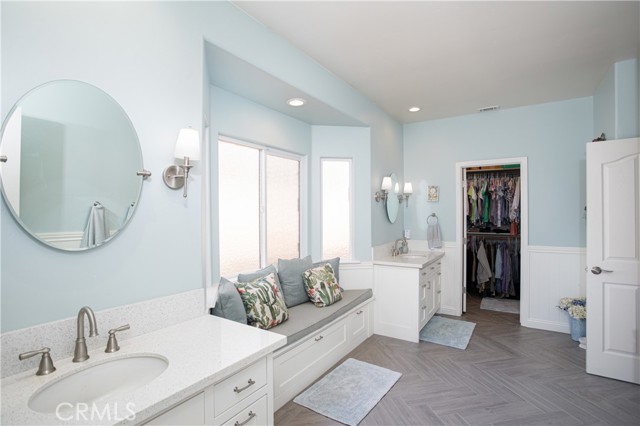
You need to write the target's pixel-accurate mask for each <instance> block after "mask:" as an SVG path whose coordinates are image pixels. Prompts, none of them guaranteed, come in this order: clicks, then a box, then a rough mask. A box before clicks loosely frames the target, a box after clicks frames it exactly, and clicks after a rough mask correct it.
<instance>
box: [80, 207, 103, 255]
mask: <svg viewBox="0 0 640 426" xmlns="http://www.w3.org/2000/svg"><path fill="white" fill-rule="evenodd" d="M107 236H108V235H107V223H106V221H105V220H104V207H103V206H102V204H100V203H94V204H93V206H92V207H91V211H90V212H89V219H88V220H87V227H86V228H85V229H84V235H83V236H82V245H81V247H95V246H97V245H99V244H101V243H102V242H103V241H104V240H106V239H107Z"/></svg>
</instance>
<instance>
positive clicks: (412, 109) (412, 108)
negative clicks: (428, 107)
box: [409, 106, 420, 112]
mask: <svg viewBox="0 0 640 426" xmlns="http://www.w3.org/2000/svg"><path fill="white" fill-rule="evenodd" d="M418 111H420V107H417V106H415V107H411V108H409V112H418Z"/></svg>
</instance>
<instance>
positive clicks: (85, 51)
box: [0, 2, 403, 331]
mask: <svg viewBox="0 0 640 426" xmlns="http://www.w3.org/2000/svg"><path fill="white" fill-rule="evenodd" d="M1 7H2V17H1V19H2V34H1V35H2V37H1V38H2V40H1V43H2V46H1V47H2V49H1V55H2V58H1V59H2V82H1V83H2V89H3V90H2V98H1V104H0V108H1V111H2V117H3V119H4V116H5V115H6V114H7V112H8V111H9V110H10V109H11V107H12V106H13V104H14V103H15V102H16V101H17V100H18V99H19V98H20V97H21V96H22V94H24V93H26V92H27V91H28V90H30V89H31V88H33V87H35V86H37V85H39V84H42V83H44V82H46V81H50V80H55V79H76V80H81V81H86V82H88V83H91V84H94V85H95V86H97V87H100V88H101V89H103V90H104V91H105V92H107V93H109V94H110V95H111V96H112V97H113V98H114V99H116V100H117V101H118V102H119V103H120V104H121V105H122V107H123V108H124V110H125V111H126V112H127V114H128V115H129V116H130V118H131V120H132V123H133V125H134V127H135V128H136V131H137V132H138V136H139V138H140V143H141V146H142V154H143V159H144V165H145V168H147V169H149V170H151V171H152V172H153V176H152V177H151V179H150V180H149V181H147V182H146V183H145V185H144V188H143V192H142V198H141V200H140V203H139V207H138V210H137V212H136V214H135V216H134V217H133V220H132V222H131V223H130V224H129V226H127V229H126V230H125V232H123V233H122V235H120V236H119V237H118V238H116V239H114V240H113V241H112V242H111V243H109V244H107V245H106V246H104V247H101V248H98V249H96V250H92V251H89V252H84V253H74V254H69V253H65V252H59V251H55V250H52V249H50V248H47V247H45V246H42V245H40V244H38V243H36V242H35V241H33V240H32V239H30V238H29V237H28V236H26V235H25V233H24V232H22V230H21V229H20V228H19V227H18V226H17V224H16V223H15V221H14V220H13V218H12V217H11V215H10V214H9V212H8V211H7V209H6V206H4V205H3V206H2V210H1V211H0V215H1V217H0V221H1V227H2V235H1V236H0V243H1V244H2V246H3V250H2V258H1V259H0V261H1V269H2V271H1V276H0V278H1V280H2V294H1V299H2V302H1V303H2V330H3V331H8V330H13V329H17V328H21V327H26V326H29V325H34V324H39V323H42V322H46V321H52V320H56V319H60V318H65V317H71V316H73V315H75V314H76V313H77V311H78V309H79V308H80V307H81V306H83V305H85V304H86V305H90V306H92V307H93V308H94V309H104V308H108V307H113V306H117V305H122V304H126V303H132V302H136V301H140V300H147V299H150V298H154V297H159V296H164V295H168V294H175V293H179V292H182V291H186V290H191V289H196V288H201V287H202V286H203V285H205V281H206V279H205V276H206V275H207V274H206V273H204V269H203V267H202V260H203V258H202V246H203V244H202V240H203V239H205V238H207V237H206V236H205V232H203V226H202V223H203V222H202V216H203V215H202V211H203V209H204V208H205V207H206V206H203V205H202V203H201V191H202V186H201V177H202V170H201V165H200V166H196V167H195V168H194V169H193V170H192V181H191V182H190V191H189V194H190V195H189V198H187V199H186V200H184V199H183V198H182V197H181V196H180V194H179V192H176V191H171V190H169V189H167V188H166V187H165V186H164V184H163V183H162V180H161V178H160V175H161V173H162V170H163V169H164V168H165V167H166V166H167V165H169V164H173V163H174V161H175V160H174V158H173V148H174V145H175V139H176V136H177V133H178V130H179V129H180V128H181V127H185V126H193V127H194V128H199V129H201V128H202V122H203V120H202V116H203V114H204V113H205V111H203V108H202V105H203V98H204V97H206V95H205V91H207V90H208V87H205V86H206V78H205V77H204V76H203V73H204V71H203V70H204V54H203V45H204V43H203V40H204V39H206V40H207V41H208V42H210V43H213V44H216V45H217V46H220V47H221V48H223V49H225V50H226V51H228V52H230V53H232V54H234V55H236V56H238V57H239V58H241V59H243V60H246V61H248V62H250V63H252V64H253V65H255V66H256V67H258V68H260V69H262V70H264V71H266V72H268V73H270V74H271V75H273V76H274V77H276V78H279V79H280V80H282V81H285V82H287V83H288V84H291V85H292V86H294V87H297V88H299V89H300V90H301V91H303V92H306V93H308V94H309V95H310V96H312V97H315V98H317V99H318V100H320V101H322V102H324V103H325V104H327V105H330V106H332V107H333V108H335V109H337V110H339V111H342V112H344V113H345V114H347V115H349V116H352V117H353V118H355V119H356V120H359V121H361V122H363V123H365V124H366V125H368V126H369V127H370V128H371V159H372V160H371V161H372V165H371V169H372V176H371V180H370V187H369V195H370V196H371V195H372V194H373V192H374V189H375V188H376V187H379V185H380V180H381V178H382V176H383V175H386V174H389V173H390V172H391V171H395V172H396V173H398V174H399V175H402V166H403V163H402V126H401V125H400V124H399V123H398V122H397V121H396V120H394V119H392V118H391V117H389V116H388V115H387V114H386V113H384V112H383V111H382V110H381V109H380V108H379V107H378V106H376V105H375V104H374V103H373V102H372V101H370V100H369V99H367V98H365V97H364V96H363V95H362V94H360V93H359V92H357V91H356V90H355V89H354V88H353V87H352V86H350V85H348V84H347V83H345V82H343V81H341V80H339V79H338V78H336V77H335V75H333V74H332V73H330V72H329V71H327V70H326V69H325V68H323V67H322V66H320V65H318V63H317V62H316V61H315V60H313V59H312V58H310V57H308V56H306V55H305V54H303V53H302V52H300V51H299V50H297V49H296V48H295V47H293V46H292V45H291V44H290V43H288V42H287V41H285V40H284V39H282V38H281V37H279V36H277V35H276V34H275V33H273V32H271V31H270V30H269V29H267V28H266V27H265V26H263V25H261V24H259V23H257V22H255V21H254V20H253V19H251V18H250V17H249V16H247V15H246V13H244V12H242V11H240V10H238V9H237V8H236V7H235V6H233V5H232V4H230V3H227V2H105V3H98V2H71V3H69V2H2V3H1ZM212 102H215V101H212ZM370 202H371V204H372V206H375V204H374V201H372V200H371V201H370ZM371 222H372V224H371V229H372V231H371V232H372V241H373V243H374V244H375V243H381V242H386V241H388V240H390V239H392V238H393V237H395V236H396V234H398V233H399V231H398V230H397V229H396V228H398V229H401V227H402V225H401V224H396V225H395V226H392V225H390V224H389V223H388V221H386V218H385V217H384V216H383V214H382V211H381V209H375V210H374V211H373V212H372V216H371ZM212 245H213V246H214V247H215V246H216V244H215V242H213V244H212ZM167 247H170V248H175V247H180V250H167ZM205 263H206V262H205ZM33 265H37V268H34V267H33ZM34 295H37V296H34Z"/></svg>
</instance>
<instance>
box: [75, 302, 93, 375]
mask: <svg viewBox="0 0 640 426" xmlns="http://www.w3.org/2000/svg"><path fill="white" fill-rule="evenodd" d="M85 316H86V317H87V319H88V320H89V337H95V336H97V335H98V326H97V324H96V316H95V314H94V313H93V310H91V308H90V307H88V306H84V307H82V308H81V309H80V311H79V312H78V336H77V338H76V348H75V350H74V351H73V362H82V361H86V360H88V359H89V354H88V353H87V342H86V339H85V338H84V317H85Z"/></svg>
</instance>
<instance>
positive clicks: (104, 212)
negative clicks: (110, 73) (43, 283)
mask: <svg viewBox="0 0 640 426" xmlns="http://www.w3.org/2000/svg"><path fill="white" fill-rule="evenodd" d="M0 154H1V155H3V156H6V158H7V161H6V162H3V163H0V177H1V178H2V193H3V196H4V199H5V201H6V203H7V205H8V206H9V209H10V210H11V212H12V214H13V215H14V217H15V219H16V220H17V222H18V223H19V224H20V225H21V226H22V227H23V228H24V229H25V231H26V232H28V233H29V234H31V235H32V236H34V237H35V238H37V239H38V240H40V241H42V242H44V243H45V244H47V245H49V246H51V247H55V248H59V249H63V250H86V249H88V248H92V247H97V246H99V245H101V244H104V243H105V242H107V241H109V240H110V239H111V238H113V237H114V236H115V235H116V234H117V233H118V232H119V231H120V230H121V229H122V227H123V226H125V224H126V223H127V222H128V221H129V220H130V219H131V216H132V214H133V212H134V209H135V207H136V205H137V202H138V199H139V196H140V191H141V188H142V177H141V176H138V175H137V172H138V171H140V170H142V154H141V151H140V144H139V142H138V136H137V134H136V132H135V129H134V128H133V125H132V124H131V121H130V120H129V117H128V116H127V114H126V113H125V112H124V110H123V109H122V108H121V107H120V105H119V104H118V103H117V102H116V101H115V100H114V99H113V98H111V97H110V96H109V95H108V94H106V93H105V92H103V91H102V90H100V89H98V88H97V87H94V86H92V85H90V84H87V83H83V82H80V81H71V80H60V81H52V82H49V83H46V84H43V85H42V86H39V87H36V88H35V89H33V90H31V91H30V92H28V93H27V94H26V95H24V97H23V98H22V99H20V100H19V101H18V102H17V104H16V105H15V106H14V108H13V109H12V110H11V112H10V113H9V115H8V116H7V118H6V120H5V122H4V125H3V128H2V140H1V142H0Z"/></svg>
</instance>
